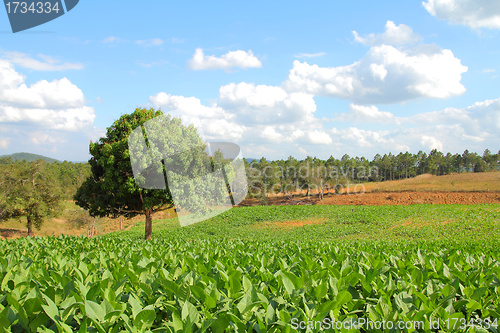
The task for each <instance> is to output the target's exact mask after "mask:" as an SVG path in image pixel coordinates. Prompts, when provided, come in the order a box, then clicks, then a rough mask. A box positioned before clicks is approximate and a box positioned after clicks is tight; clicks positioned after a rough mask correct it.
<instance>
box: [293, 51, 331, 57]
mask: <svg viewBox="0 0 500 333" xmlns="http://www.w3.org/2000/svg"><path fill="white" fill-rule="evenodd" d="M324 55H326V53H325V52H317V53H299V54H296V55H294V57H295V58H317V57H322V56H324Z"/></svg>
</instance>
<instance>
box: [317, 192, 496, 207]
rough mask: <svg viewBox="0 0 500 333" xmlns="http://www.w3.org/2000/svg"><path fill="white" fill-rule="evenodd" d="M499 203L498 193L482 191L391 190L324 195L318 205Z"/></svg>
mask: <svg viewBox="0 0 500 333" xmlns="http://www.w3.org/2000/svg"><path fill="white" fill-rule="evenodd" d="M424 203H425V204H479V203H497V204H498V203H500V193H484V192H393V193H365V194H343V195H332V196H327V197H325V198H324V199H323V200H322V201H321V202H320V201H316V204H319V205H412V204H424Z"/></svg>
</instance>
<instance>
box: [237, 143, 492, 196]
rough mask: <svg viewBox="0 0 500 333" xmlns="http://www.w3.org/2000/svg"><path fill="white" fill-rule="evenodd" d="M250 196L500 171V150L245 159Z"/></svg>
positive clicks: (434, 150) (435, 150)
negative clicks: (432, 176) (421, 176)
mask: <svg viewBox="0 0 500 333" xmlns="http://www.w3.org/2000/svg"><path fill="white" fill-rule="evenodd" d="M245 166H246V170H247V177H248V185H249V195H250V196H261V195H263V194H268V193H278V192H281V193H289V192H294V191H296V190H304V189H305V190H308V191H309V190H311V189H313V190H317V189H319V188H324V187H329V188H335V187H339V186H345V185H346V184H349V183H362V182H375V181H387V180H398V179H404V178H411V177H415V176H418V175H421V174H433V175H437V176H440V175H447V174H451V173H464V172H485V171H494V170H499V169H500V151H498V153H495V154H494V153H492V152H491V151H490V150H489V149H486V150H485V151H484V152H483V155H482V156H481V155H479V154H478V153H476V152H470V151H469V150H465V151H464V152H463V153H462V154H459V153H455V154H452V153H446V154H444V153H442V152H440V151H438V150H437V149H433V150H432V151H431V152H430V153H428V154H427V153H426V152H423V151H419V152H418V153H416V154H412V153H409V152H405V153H403V152H401V153H399V154H397V155H395V154H392V153H389V154H384V155H381V154H376V155H375V156H374V157H373V159H372V160H368V159H367V158H365V157H351V156H349V155H348V154H344V155H343V156H342V157H341V158H340V159H338V158H335V157H333V156H330V158H328V159H327V160H322V159H319V158H316V157H311V156H308V157H307V158H306V159H304V160H297V159H295V158H294V157H292V156H290V157H289V158H288V159H286V160H283V159H281V160H275V161H269V160H267V159H265V158H261V159H260V160H245Z"/></svg>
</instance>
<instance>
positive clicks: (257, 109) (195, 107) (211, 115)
mask: <svg viewBox="0 0 500 333" xmlns="http://www.w3.org/2000/svg"><path fill="white" fill-rule="evenodd" d="M150 102H151V103H152V104H153V105H155V106H156V107H161V109H162V110H163V111H164V112H166V113H169V114H172V115H174V116H178V117H180V118H181V119H182V120H183V121H184V122H185V123H193V124H195V125H196V124H200V126H199V127H200V128H201V131H202V133H203V134H204V135H205V136H206V138H207V139H209V140H235V141H236V142H239V143H246V146H248V144H249V143H253V144H270V143H273V144H290V143H296V142H299V143H303V144H316V145H318V144H320V145H324V144H330V143H332V140H331V137H330V136H329V134H328V133H326V132H325V131H323V130H322V123H321V121H320V120H319V119H317V118H315V117H314V112H315V111H316V103H315V102H314V99H313V96H312V95H309V94H303V93H289V92H287V91H285V90H284V89H283V88H281V87H277V86H266V85H254V84H252V83H245V82H242V83H239V84H235V83H231V84H228V85H225V86H222V87H221V88H220V90H219V97H218V99H217V102H216V103H213V104H212V105H210V106H207V105H203V104H202V103H201V101H200V100H199V99H198V98H195V97H184V96H174V95H170V94H167V93H165V92H161V93H159V94H156V95H154V96H151V97H150Z"/></svg>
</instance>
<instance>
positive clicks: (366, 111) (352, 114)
mask: <svg viewBox="0 0 500 333" xmlns="http://www.w3.org/2000/svg"><path fill="white" fill-rule="evenodd" d="M335 120H339V121H354V122H368V123H382V124H387V123H394V122H398V119H397V118H396V117H395V116H394V115H393V114H392V113H391V112H387V111H380V110H379V109H378V108H377V107H376V106H375V105H370V106H365V105H357V104H354V103H351V104H349V113H342V114H341V115H340V116H338V117H337V118H335Z"/></svg>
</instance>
